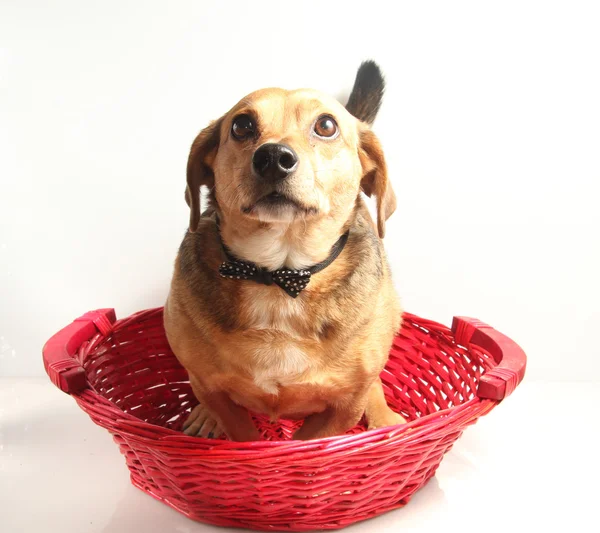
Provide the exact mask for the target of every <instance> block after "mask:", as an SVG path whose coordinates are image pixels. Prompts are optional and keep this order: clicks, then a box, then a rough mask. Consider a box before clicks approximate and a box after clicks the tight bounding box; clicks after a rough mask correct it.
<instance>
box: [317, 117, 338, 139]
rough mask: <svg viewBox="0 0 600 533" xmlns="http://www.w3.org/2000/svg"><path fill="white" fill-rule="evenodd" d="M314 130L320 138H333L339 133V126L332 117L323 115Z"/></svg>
mask: <svg viewBox="0 0 600 533" xmlns="http://www.w3.org/2000/svg"><path fill="white" fill-rule="evenodd" d="M314 130H315V133H316V134H317V135H318V136H319V137H333V136H334V135H335V134H336V133H337V131H338V125H337V124H336V122H335V120H333V118H332V117H330V116H329V115H323V116H322V117H319V118H318V119H317V121H316V122H315V127H314Z"/></svg>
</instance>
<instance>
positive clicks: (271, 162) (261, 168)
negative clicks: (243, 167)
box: [252, 143, 298, 181]
mask: <svg viewBox="0 0 600 533" xmlns="http://www.w3.org/2000/svg"><path fill="white" fill-rule="evenodd" d="M252 166H253V167H254V171H255V172H256V174H257V175H258V176H260V177H261V178H264V179H267V180H271V181H277V180H282V179H284V178H286V177H287V176H289V175H290V174H291V173H292V172H294V170H296V167H297V166H298V156H297V155H296V152H294V150H292V149H291V148H290V147H289V146H286V145H285V144H278V143H266V144H263V145H262V146H261V147H259V148H257V150H256V152H254V156H253V157H252Z"/></svg>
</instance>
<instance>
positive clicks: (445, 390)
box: [72, 308, 516, 531]
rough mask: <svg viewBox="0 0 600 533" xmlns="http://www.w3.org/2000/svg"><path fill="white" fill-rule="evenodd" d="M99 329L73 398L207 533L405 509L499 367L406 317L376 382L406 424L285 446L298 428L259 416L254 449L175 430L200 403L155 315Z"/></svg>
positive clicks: (296, 526) (81, 350)
mask: <svg viewBox="0 0 600 533" xmlns="http://www.w3.org/2000/svg"><path fill="white" fill-rule="evenodd" d="M96 327H97V328H98V329H99V330H100V333H97V334H96V335H95V336H93V337H92V338H91V339H89V340H87V341H85V342H83V344H81V345H80V346H79V347H78V348H76V349H75V350H73V351H74V353H73V356H72V357H73V360H74V361H75V363H76V364H77V365H80V367H82V368H83V369H84V371H85V379H86V386H85V388H83V390H82V391H81V392H78V393H77V394H73V397H74V398H75V399H76V401H77V403H78V404H79V406H80V407H81V408H82V409H83V410H84V411H85V412H86V413H87V414H88V415H89V416H90V417H91V418H92V420H93V421H94V422H95V423H96V424H98V425H100V426H102V427H104V428H106V429H107V430H108V431H110V433H112V435H113V436H114V440H115V441H116V443H117V444H118V445H119V448H120V450H121V453H122V454H123V455H124V456H125V459H126V462H127V466H128V467H129V470H130V472H131V480H132V482H133V484H134V485H135V486H137V487H138V488H140V489H142V490H143V491H145V492H147V493H149V494H150V495H152V496H153V497H155V498H157V499H159V500H161V501H163V502H165V503H167V504H168V505H170V506H171V507H174V508H175V509H177V510H178V511H180V512H182V513H184V514H185V515H187V516H189V517H190V518H192V519H195V520H199V521H201V522H206V523H210V524H216V525H221V526H235V527H244V528H251V529H258V530H265V531H267V530H268V531H272V530H276V531H286V530H287V531H308V530H316V529H337V528H340V527H344V526H347V525H349V524H352V523H354V522H357V521H359V520H364V519H367V518H370V517H374V516H376V515H379V514H381V513H383V512H385V511H388V510H391V509H395V508H398V507H401V506H403V505H405V504H406V503H407V502H408V501H409V499H410V497H411V496H412V494H413V493H414V492H415V491H417V490H418V489H419V488H420V487H422V486H423V485H424V484H425V483H426V482H427V480H428V479H430V478H431V477H432V476H433V475H434V474H435V471H436V469H437V467H438V465H439V464H440V461H441V460H442V457H443V455H444V454H445V453H446V452H447V451H448V450H449V449H450V448H451V446H452V445H453V443H454V442H455V441H456V439H457V438H458V437H459V436H460V435H461V433H462V431H463V430H464V429H465V428H466V427H467V426H469V425H471V424H473V423H474V422H475V421H476V420H477V419H478V418H479V417H480V416H482V415H484V414H486V413H488V412H489V411H490V410H491V409H492V408H493V407H494V406H495V405H497V403H498V402H497V401H495V400H490V399H481V398H479V397H478V396H477V387H478V383H479V381H480V377H481V376H482V374H483V373H485V372H487V371H488V370H490V369H492V368H493V367H495V366H496V362H495V361H494V359H493V358H492V356H491V355H490V353H488V352H487V351H485V350H484V349H482V348H479V347H477V346H475V345H471V346H469V348H467V347H464V346H461V345H459V344H458V343H457V342H456V340H455V338H454V335H453V333H452V331H451V330H450V329H449V328H447V327H445V326H443V325H440V324H438V323H436V322H432V321H430V320H425V319H422V318H419V317H417V316H415V315H411V314H405V316H404V322H403V327H402V329H401V331H400V332H399V334H398V335H397V337H396V338H395V340H394V344H393V347H392V350H391V353H390V358H389V362H388V364H387V366H386V368H385V370H384V371H383V373H382V374H381V377H382V381H383V385H384V390H385V395H386V398H387V401H388V403H389V405H390V406H391V407H392V409H394V410H395V411H397V412H399V413H401V414H402V415H403V416H404V417H405V418H406V419H407V420H409V422H408V423H407V424H404V425H399V426H393V427H388V428H380V429H376V430H371V431H367V430H366V427H365V425H364V421H361V423H360V424H359V425H358V426H356V427H355V428H353V429H352V430H350V431H349V432H348V433H347V434H346V435H342V436H338V437H332V438H328V439H320V440H314V441H308V442H301V441H293V440H290V439H291V436H292V434H293V432H294V431H295V429H297V427H298V425H299V424H301V422H292V421H285V420H282V421H279V422H277V423H273V422H271V421H269V420H268V419H267V418H265V417H263V416H259V415H257V416H255V417H254V420H255V422H256V425H257V427H258V428H259V430H260V432H261V435H262V438H263V440H261V441H257V442H250V443H236V442H230V441H228V440H226V438H221V439H218V440H214V439H213V440H209V439H201V438H195V437H188V436H186V435H183V434H182V433H181V427H182V424H183V422H184V420H185V419H186V417H187V415H188V413H189V412H190V411H191V409H192V408H193V407H194V406H195V405H196V403H197V401H196V399H195V397H194V395H193V393H192V390H191V388H190V385H189V381H188V376H187V373H186V371H185V370H184V369H183V368H182V367H181V366H180V364H179V363H178V361H177V359H176V358H175V356H174V355H173V353H172V352H171V350H170V348H169V345H168V343H167V340H166V337H165V332H164V329H163V320H162V308H159V309H152V310H147V311H142V312H139V313H136V314H134V315H132V316H130V317H127V318H125V319H121V320H118V321H116V322H115V323H110V321H108V320H106V323H103V322H102V321H98V320H97V321H96ZM492 372H493V371H492ZM515 386H516V384H515Z"/></svg>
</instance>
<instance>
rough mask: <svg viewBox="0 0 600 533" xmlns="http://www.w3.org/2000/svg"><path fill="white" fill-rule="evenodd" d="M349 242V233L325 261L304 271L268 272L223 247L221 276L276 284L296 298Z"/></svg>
mask: <svg viewBox="0 0 600 533" xmlns="http://www.w3.org/2000/svg"><path fill="white" fill-rule="evenodd" d="M347 240H348V232H346V233H344V234H343V235H342V236H341V237H340V238H339V239H338V241H337V242H336V243H335V244H334V245H333V248H332V249H331V252H330V254H329V257H328V258H327V259H325V261H322V262H321V263H318V264H316V265H314V266H312V267H310V268H306V269H303V270H294V269H292V268H285V267H284V268H281V269H279V270H266V269H264V268H261V267H259V266H257V265H255V264H254V263H250V262H248V261H242V260H241V259H237V258H235V257H233V256H232V255H231V253H230V252H229V250H227V248H225V246H223V248H224V249H225V255H226V256H227V261H224V262H223V263H222V264H221V266H220V267H219V274H220V275H221V277H223V278H226V279H232V280H250V281H254V282H256V283H262V284H263V285H273V284H275V285H278V286H279V287H281V288H282V289H283V290H284V291H285V292H286V293H287V294H288V295H289V296H291V297H292V298H296V296H298V295H299V294H300V293H301V292H302V291H303V290H304V289H305V288H306V286H307V285H308V283H309V282H310V278H311V276H312V275H313V274H316V273H317V272H320V271H321V270H323V269H324V268H326V267H328V266H329V265H330V264H331V263H333V261H334V260H335V259H336V258H337V256H338V255H340V253H342V250H343V249H344V246H345V245H346V242H347Z"/></svg>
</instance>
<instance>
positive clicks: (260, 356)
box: [253, 344, 309, 394]
mask: <svg viewBox="0 0 600 533" xmlns="http://www.w3.org/2000/svg"><path fill="white" fill-rule="evenodd" d="M255 363H256V364H255V367H254V369H253V377H254V383H255V385H256V386H257V387H260V388H261V389H262V390H263V391H265V392H267V393H269V394H278V392H279V387H281V386H286V385H290V384H292V383H295V382H297V381H298V380H299V378H300V376H301V375H302V374H303V373H304V372H305V371H306V370H308V368H309V359H308V357H307V356H306V354H305V353H304V352H303V351H302V350H300V349H299V348H298V347H297V346H295V345H294V344H289V345H287V346H274V347H269V346H265V347H264V348H259V349H258V350H257V351H256V353H255Z"/></svg>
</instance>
